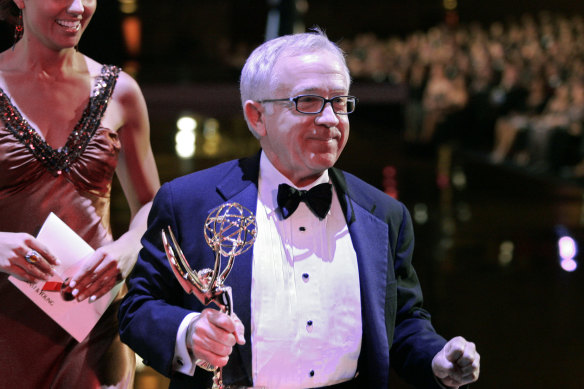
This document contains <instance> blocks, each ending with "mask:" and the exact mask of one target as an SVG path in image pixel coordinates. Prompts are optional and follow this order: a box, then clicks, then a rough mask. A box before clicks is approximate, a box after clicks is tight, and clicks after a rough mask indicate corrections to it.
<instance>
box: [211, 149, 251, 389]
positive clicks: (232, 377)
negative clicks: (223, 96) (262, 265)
mask: <svg viewBox="0 0 584 389" xmlns="http://www.w3.org/2000/svg"><path fill="white" fill-rule="evenodd" d="M259 156H260V155H259V154H257V155H256V156H254V157H252V158H245V159H241V160H239V163H238V164H237V165H236V166H234V167H233V168H232V169H231V170H229V171H227V172H226V173H225V177H224V179H223V180H221V182H220V183H219V184H218V185H217V191H218V192H219V193H220V194H221V196H223V198H224V199H225V201H226V202H235V203H239V204H241V205H242V206H244V207H245V208H247V209H249V210H250V211H251V213H252V214H254V215H255V213H256V207H257V198H258V174H259V161H260V158H259ZM252 260H253V248H252V249H250V250H247V251H246V252H244V253H243V254H241V255H239V256H237V257H236V258H235V261H234V264H233V269H232V275H233V276H232V277H227V279H226V285H228V286H231V289H232V290H233V296H235V297H234V300H233V308H234V312H235V313H236V314H237V316H238V317H239V319H240V320H241V322H242V323H243V325H244V326H245V339H246V343H245V345H243V346H238V347H236V348H235V349H236V350H238V351H239V357H240V363H241V365H243V370H244V371H240V370H238V369H237V368H236V366H237V363H233V364H228V365H227V366H226V367H225V369H224V375H225V381H226V382H241V379H243V378H244V377H243V376H242V375H243V374H245V375H246V376H247V377H246V378H247V381H248V382H247V383H246V385H249V386H251V385H252V382H251V380H252V371H251V367H252V366H251V293H250V291H251V277H252ZM232 357H233V355H232Z"/></svg>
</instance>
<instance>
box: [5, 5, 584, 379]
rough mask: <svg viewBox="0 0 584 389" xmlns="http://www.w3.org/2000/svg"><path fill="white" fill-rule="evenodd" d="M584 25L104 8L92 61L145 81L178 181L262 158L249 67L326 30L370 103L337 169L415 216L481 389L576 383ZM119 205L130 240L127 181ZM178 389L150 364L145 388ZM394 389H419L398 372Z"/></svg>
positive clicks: (295, 11)
mask: <svg viewBox="0 0 584 389" xmlns="http://www.w3.org/2000/svg"><path fill="white" fill-rule="evenodd" d="M583 16H584V3H582V2H575V1H573V0H555V1H544V0H529V1H527V0H515V1H503V0H491V1H480V0H409V1H407V2H405V1H402V0H384V1H373V0H360V1H346V0H335V1H329V0H312V1H311V0H267V1H266V0H214V1H204V0H165V1H163V2H162V1H154V0H101V1H99V2H98V10H97V12H96V15H95V16H94V19H93V21H92V23H91V24H90V26H89V28H88V30H87V31H86V33H85V35H84V37H83V39H82V41H81V44H80V51H82V52H83V53H85V54H87V55H89V56H91V57H93V58H94V59H96V60H98V61H100V62H104V63H113V64H117V65H120V66H123V68H124V70H125V71H126V72H128V73H130V74H132V75H133V76H134V77H135V78H136V79H137V80H138V82H139V83H140V85H141V87H142V90H143V93H144V96H145V98H146V101H147V103H148V109H149V114H150V121H151V128H152V134H151V138H152V146H153V149H154V152H155V156H156V161H157V164H158V169H159V173H160V177H161V180H162V182H166V181H168V180H171V179H173V178H175V177H177V176H180V175H184V174H187V173H190V172H193V171H196V170H199V169H203V168H206V167H208V166H211V165H214V164H216V163H219V162H222V161H225V160H228V159H232V158H237V157H240V156H245V155H249V154H252V153H254V152H255V151H256V150H257V149H258V145H257V143H256V141H255V140H254V138H253V137H252V136H251V135H250V134H249V132H248V130H247V128H246V126H245V123H244V121H243V117H242V112H241V108H240V103H239V92H238V77H239V72H240V70H241V66H242V64H243V62H244V61H245V58H246V57H247V55H248V54H249V53H250V51H251V50H252V49H253V48H254V47H256V46H257V45H258V44H260V43H261V42H263V41H264V40H265V39H269V38H272V37H275V36H277V35H281V34H286V33H292V32H296V31H305V30H306V29H307V28H310V27H311V26H314V25H318V26H320V27H322V28H323V29H324V30H326V32H327V33H328V35H329V37H330V38H331V39H332V40H333V41H336V42H338V43H339V44H340V45H341V46H342V47H343V48H344V49H345V50H346V52H347V59H348V63H349V66H350V69H351V72H352V75H353V78H354V82H353V86H352V90H351V94H353V95H355V96H357V97H358V98H359V104H358V106H357V110H356V112H355V113H354V114H352V115H351V137H350V140H349V143H348V146H347V148H346V149H345V151H344V154H343V155H342V157H341V159H340V161H339V163H338V166H339V167H342V168H344V169H346V170H348V171H350V172H352V173H354V174H356V175H358V176H360V177H362V178H364V179H365V180H366V181H367V182H369V183H371V184H372V185H374V186H376V187H378V188H380V189H382V190H384V191H385V192H387V193H388V194H390V195H392V196H394V197H397V198H398V199H399V200H400V201H402V202H404V203H405V204H406V205H407V207H408V208H409V210H410V212H411V214H412V217H413V220H414V223H415V225H414V227H415V231H416V243H417V244H416V251H415V260H414V264H415V266H416V269H417V271H418V275H419V277H420V280H421V283H422V287H423V290H424V294H425V304H426V307H427V308H428V310H430V312H431V313H432V317H433V323H434V326H435V327H436V328H437V330H438V331H439V332H440V333H441V334H443V335H444V336H445V337H447V338H450V337H452V336H455V335H463V336H465V337H466V338H467V339H470V340H472V341H474V342H476V344H477V347H478V350H479V352H480V354H481V357H482V360H481V362H482V372H481V373H482V374H481V378H480V380H479V382H478V383H476V384H475V385H473V386H472V387H473V388H477V389H478V388H488V389H492V388H498V389H505V388H530V389H533V388H547V389H549V388H562V389H577V388H583V387H584V371H583V369H582V367H583V366H584V355H583V353H582V350H584V335H583V329H584V312H583V308H584V298H583V297H584V279H583V271H582V268H581V267H578V266H579V262H580V261H581V255H580V254H579V251H578V248H579V246H580V245H581V244H582V243H583V242H584V228H583V225H584V209H583V200H584V191H583V189H584V163H582V161H583V160H584V143H583V139H584V138H583V135H582V125H583V123H584V18H583ZM2 28H3V29H5V31H4V30H3V31H2V32H3V33H4V34H3V36H6V39H5V40H4V41H3V44H4V45H5V46H6V47H9V46H10V45H11V36H12V32H11V30H10V29H9V28H8V27H7V26H5V25H2ZM112 202H113V225H114V228H115V232H116V233H119V231H121V230H122V229H123V228H124V226H125V224H126V223H127V221H128V210H127V206H126V204H125V203H124V200H123V197H122V196H120V189H119V187H115V188H114V193H113V201H112ZM167 385H168V383H167V380H166V379H165V378H163V377H162V376H160V375H159V374H157V373H155V372H153V371H152V370H150V369H149V368H147V367H142V366H141V367H140V369H139V371H138V375H137V380H136V388H140V389H155V388H166V387H167ZM391 387H392V388H398V389H399V388H408V386H407V384H405V383H403V382H402V381H401V380H400V379H399V378H398V377H396V376H395V375H392V385H391Z"/></svg>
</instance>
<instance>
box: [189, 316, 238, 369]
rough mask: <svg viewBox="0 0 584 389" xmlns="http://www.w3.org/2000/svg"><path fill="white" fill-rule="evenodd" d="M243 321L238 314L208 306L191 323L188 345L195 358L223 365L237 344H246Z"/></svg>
mask: <svg viewBox="0 0 584 389" xmlns="http://www.w3.org/2000/svg"><path fill="white" fill-rule="evenodd" d="M243 334H244V327H243V323H242V322H241V320H239V318H238V317H237V315H235V314H233V315H232V316H229V315H227V314H225V313H223V312H220V311H217V310H216V309H211V308H206V309H204V310H203V311H202V312H201V314H200V315H199V316H198V317H197V318H196V319H194V320H193V321H192V322H191V323H190V324H189V328H188V332H187V347H188V348H189V350H190V351H191V352H192V353H193V355H194V358H195V360H203V361H206V362H209V363H210V364H211V365H213V366H215V367H223V366H225V365H226V364H227V361H228V360H229V355H231V352H232V351H233V346H235V344H236V343H237V344H240V345H243V344H245V339H244V335H243Z"/></svg>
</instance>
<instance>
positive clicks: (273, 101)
mask: <svg viewBox="0 0 584 389" xmlns="http://www.w3.org/2000/svg"><path fill="white" fill-rule="evenodd" d="M303 97H316V98H319V99H321V100H322V106H321V107H320V110H319V111H316V112H304V111H301V110H299V109H298V100H300V99H301V98H303ZM340 97H346V98H347V101H348V100H349V99H353V110H352V111H347V112H337V111H335V106H334V105H333V101H334V100H335V99H338V98H340ZM278 101H287V102H293V103H294V107H295V108H296V111H298V112H300V113H303V114H305V115H318V114H319V113H321V112H322V111H323V110H324V107H325V106H326V103H330V104H331V108H332V109H333V112H334V113H336V114H337V115H348V114H350V113H353V112H355V107H356V106H357V103H358V102H359V99H358V98H357V97H355V96H349V95H347V96H333V97H331V98H330V99H325V98H324V97H322V96H319V95H299V96H296V97H288V98H284V99H264V100H257V102H258V103H260V104H263V103H275V102H278Z"/></svg>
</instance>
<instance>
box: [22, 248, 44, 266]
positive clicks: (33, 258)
mask: <svg viewBox="0 0 584 389" xmlns="http://www.w3.org/2000/svg"><path fill="white" fill-rule="evenodd" d="M24 259H25V260H26V262H28V263H31V264H33V263H37V262H38V261H39V260H40V259H41V255H40V254H39V253H38V252H37V251H36V250H29V251H28V253H26V255H25V256H24Z"/></svg>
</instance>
